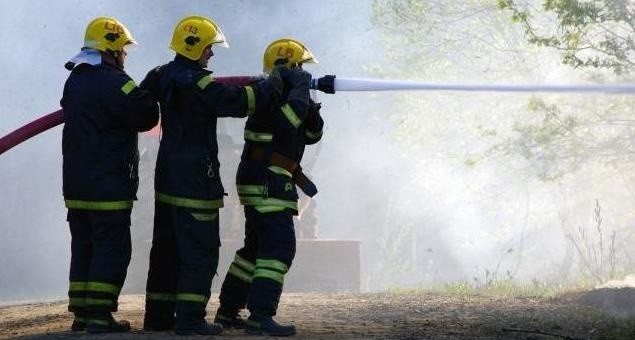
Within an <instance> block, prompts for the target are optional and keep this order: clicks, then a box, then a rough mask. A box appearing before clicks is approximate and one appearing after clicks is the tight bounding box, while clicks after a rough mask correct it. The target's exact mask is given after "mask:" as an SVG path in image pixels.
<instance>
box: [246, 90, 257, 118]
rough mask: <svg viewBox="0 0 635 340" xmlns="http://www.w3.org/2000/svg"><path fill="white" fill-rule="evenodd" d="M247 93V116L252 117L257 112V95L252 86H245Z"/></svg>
mask: <svg viewBox="0 0 635 340" xmlns="http://www.w3.org/2000/svg"><path fill="white" fill-rule="evenodd" d="M245 93H246V94H247V114H248V115H252V114H254V112H256V94H255V93H254V89H253V88H252V87H251V86H245Z"/></svg>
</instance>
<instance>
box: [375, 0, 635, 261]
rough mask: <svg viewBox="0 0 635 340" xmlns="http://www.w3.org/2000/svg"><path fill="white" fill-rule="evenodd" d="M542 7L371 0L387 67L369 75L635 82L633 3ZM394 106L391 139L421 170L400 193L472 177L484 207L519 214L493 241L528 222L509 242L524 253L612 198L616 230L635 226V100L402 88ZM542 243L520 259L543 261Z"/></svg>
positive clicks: (472, 196) (468, 190)
mask: <svg viewBox="0 0 635 340" xmlns="http://www.w3.org/2000/svg"><path fill="white" fill-rule="evenodd" d="M543 3H544V5H543V6H542V7H540V9H537V7H536V5H538V4H539V2H538V1H529V2H524V3H522V6H520V5H518V4H516V3H515V2H511V1H485V0H483V1H479V0H472V1H462V2H456V1H438V0H429V1H415V0H401V1H400V0H376V1H375V3H374V6H375V8H374V17H373V23H374V25H375V26H376V27H378V28H380V29H381V32H382V36H383V41H384V47H385V51H386V52H385V57H386V59H387V60H388V62H386V63H382V64H380V65H375V66H374V67H372V68H371V70H373V71H375V72H377V73H378V74H380V75H387V76H390V77H400V78H410V79H413V78H415V79H419V80H420V79H422V78H423V79H429V80H431V81H440V82H442V81H465V82H470V81H471V82H545V81H549V80H550V79H552V78H551V77H552V76H553V74H565V75H566V78H565V79H567V80H568V81H576V82H577V81H584V80H592V81H595V82H597V81H607V80H611V81H625V80H628V79H629V77H630V75H631V74H632V61H633V52H632V47H629V46H632V27H631V26H628V25H626V22H627V21H626V19H624V18H628V17H629V16H630V17H631V18H632V12H633V10H632V5H629V3H627V2H624V1H613V2H610V1H608V0H607V1H594V2H593V3H594V4H595V5H594V6H596V7H592V6H591V7H590V6H588V5H587V4H586V3H580V2H575V1H544V2H543ZM620 6H622V7H620ZM620 8H621V10H620ZM510 13H511V17H512V20H510ZM609 13H610V15H609ZM619 13H621V14H619ZM618 14H619V15H618ZM620 15H621V16H620ZM594 16H595V19H594V20H595V21H592V20H591V19H590V18H593V17H594ZM585 18H586V19H585ZM514 23H518V24H514ZM631 23H632V22H631ZM567 25H568V26H567ZM528 27H530V29H528ZM629 27H630V28H629ZM574 28H575V29H574ZM602 32H604V33H605V34H604V35H602V34H601V33H602ZM610 34H613V36H611V35H610ZM576 37H578V38H576ZM576 39H578V40H576ZM547 43H550V44H551V45H548V44H547ZM576 58H577V59H576ZM575 60H578V61H579V62H576V63H573V61H575ZM562 62H564V63H562ZM395 106H396V109H395V112H396V114H395V115H394V122H395V126H396V133H395V139H396V141H397V142H398V143H399V144H400V145H401V146H402V150H403V152H404V153H405V154H407V155H409V156H411V157H412V158H415V159H419V160H420V162H419V163H418V165H417V170H416V172H418V173H420V174H422V175H421V176H418V177H413V180H412V181H413V182H412V183H410V184H411V186H410V187H409V188H404V190H418V191H420V192H426V193H430V194H431V195H434V194H438V195H441V196H444V195H447V191H448V183H447V182H448V180H447V179H448V176H451V177H452V179H454V181H456V182H458V181H460V179H459V178H458V177H460V176H465V177H467V176H471V178H470V179H468V180H465V182H464V183H465V189H464V196H465V197H466V199H465V200H466V201H469V200H473V201H474V202H477V203H472V204H474V205H475V206H478V208H479V209H482V210H484V211H485V212H484V213H483V214H484V215H485V214H491V215H493V216H494V215H504V214H505V213H506V212H508V211H509V212H510V216H507V217H505V218H504V219H503V218H499V217H498V216H497V217H495V218H492V220H496V221H497V223H500V227H499V228H498V229H496V228H494V227H492V228H491V229H489V230H491V233H492V235H496V236H498V235H501V234H502V232H503V231H504V230H503V229H505V228H508V229H510V230H515V229H517V228H515V226H518V225H524V226H527V227H526V228H527V230H525V229H524V228H525V227H522V228H523V229H522V230H523V231H522V232H521V233H520V235H514V234H513V232H512V234H511V237H510V238H512V237H516V238H517V239H520V248H522V247H523V241H522V240H523V238H524V235H528V234H531V235H533V237H534V240H538V239H539V238H538V237H537V236H535V235H537V234H539V233H541V232H543V231H541V229H543V230H545V231H544V233H545V236H547V235H552V234H551V233H552V232H551V231H549V229H550V228H553V226H554V225H559V224H560V222H559V221H563V222H562V225H563V228H564V229H567V228H569V227H570V226H572V225H574V224H576V223H577V220H576V219H579V218H580V216H583V215H584V213H585V212H586V211H588V209H587V205H588V204H589V202H594V201H595V199H596V198H600V199H603V201H608V202H607V203H606V204H607V206H610V207H611V209H612V214H611V219H612V223H611V225H612V226H614V227H615V228H616V229H618V228H625V227H627V226H628V225H630V224H629V221H630V220H631V219H632V218H633V214H632V213H631V209H630V208H629V205H630V203H632V202H633V200H634V199H635V195H633V194H632V192H631V193H629V189H631V187H632V183H633V182H632V180H630V179H631V177H632V176H631V175H630V171H631V169H632V167H633V166H634V165H635V157H634V156H635V145H633V136H634V134H633V132H635V131H633V124H634V123H635V121H634V119H635V117H634V115H635V112H634V108H635V101H634V98H633V97H632V96H613V95H606V96H601V95H598V96H595V95H594V96H588V95H581V94H577V95H576V94H571V95H542V94H535V95H495V94H457V95H448V94H438V93H417V94H416V95H413V94H400V95H396V96H395ZM452 162H453V165H450V164H452ZM461 165H462V166H463V167H462V168H461V167H460V166H461ZM448 170H449V171H450V172H448ZM470 170H471V172H470ZM438 172H441V173H438ZM468 173H469V175H468ZM435 179H436V180H435ZM415 181H417V182H415ZM492 192H493V193H492ZM521 195H522V196H521ZM607 195H608V196H607ZM467 197H469V198H467ZM523 197H526V198H523ZM523 200H524V204H523V203H521V202H520V201H523ZM444 203H445V202H444ZM462 203H463V204H464V205H465V206H466V205H467V204H466V202H462ZM433 209H434V208H433ZM521 216H525V217H524V222H523V221H522V218H521ZM501 221H502V222H501ZM510 225H511V227H509V226H510ZM483 227H485V226H483V225H480V226H479V228H483ZM618 235H625V234H621V233H620V232H619V231H618ZM631 236H632V235H631ZM631 236H628V237H624V240H625V242H627V241H628V240H631V239H632V238H629V237H631ZM501 238H502V237H501ZM539 243H540V242H537V243H532V244H531V245H529V243H527V245H526V249H524V250H523V249H521V250H520V251H518V252H514V253H515V254H517V255H519V256H528V254H529V253H530V252H533V253H532V255H531V256H532V258H533V261H532V262H534V263H535V262H536V261H538V259H539V258H541V256H543V255H544V250H545V248H541V244H539ZM560 247H561V246H560ZM530 248H531V249H530ZM505 249H507V248H505ZM551 249H553V248H551ZM523 269H524V268H521V269H520V270H523Z"/></svg>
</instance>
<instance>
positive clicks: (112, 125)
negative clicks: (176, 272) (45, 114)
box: [60, 61, 159, 210]
mask: <svg viewBox="0 0 635 340" xmlns="http://www.w3.org/2000/svg"><path fill="white" fill-rule="evenodd" d="M60 103H61V105H62V108H63V109H64V121H65V124H64V131H63V139H62V151H63V156H64V162H63V163H64V165H63V182H64V184H63V187H64V198H65V199H66V205H67V207H69V208H79V209H97V210H113V209H124V208H130V207H132V200H134V199H136V192H137V187H138V173H137V171H138V164H139V157H138V149H137V133H138V132H139V131H147V130H149V129H151V128H152V127H153V126H155V125H156V124H157V121H158V119H159V108H158V106H157V104H156V102H155V101H154V99H153V97H152V95H151V94H150V93H149V92H147V91H143V90H141V89H140V88H138V87H137V86H136V85H135V83H134V82H133V81H132V79H131V78H130V77H129V76H128V75H127V74H126V73H125V72H124V71H123V70H122V69H120V68H119V67H117V66H115V65H111V64H109V63H107V62H106V61H104V62H102V64H101V65H95V66H92V65H89V64H80V65H78V66H76V67H75V68H74V69H73V70H72V71H71V74H70V76H69V77H68V79H67V81H66V84H65V85H64V94H63V97H62V99H61V102H60ZM113 202H114V203H113Z"/></svg>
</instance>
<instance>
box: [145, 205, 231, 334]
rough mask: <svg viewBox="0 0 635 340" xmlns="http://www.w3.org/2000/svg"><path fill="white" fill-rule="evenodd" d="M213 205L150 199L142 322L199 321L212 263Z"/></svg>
mask: <svg viewBox="0 0 635 340" xmlns="http://www.w3.org/2000/svg"><path fill="white" fill-rule="evenodd" d="M219 247H220V239H219V235H218V209H216V210H199V209H190V208H183V207H177V206H173V205H169V204H165V203H162V202H155V215H154V234H153V238H152V250H151V251H150V269H149V272H148V282H147V286H146V315H145V321H146V322H153V323H172V322H174V320H175V319H174V315H175V313H176V324H177V327H188V326H191V325H196V324H198V323H200V322H203V321H204V318H205V314H206V313H205V307H206V306H207V302H208V300H209V296H210V289H211V286H212V277H213V276H214V274H215V273H216V268H217V266H218V248H219Z"/></svg>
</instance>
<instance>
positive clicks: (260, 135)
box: [245, 129, 273, 142]
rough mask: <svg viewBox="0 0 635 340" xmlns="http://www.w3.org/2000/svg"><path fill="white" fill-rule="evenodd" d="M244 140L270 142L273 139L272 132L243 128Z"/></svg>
mask: <svg viewBox="0 0 635 340" xmlns="http://www.w3.org/2000/svg"><path fill="white" fill-rule="evenodd" d="M245 140H249V141H252V142H271V141H272V140H273V134H271V133H266V132H254V131H250V130H247V129H245Z"/></svg>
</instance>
